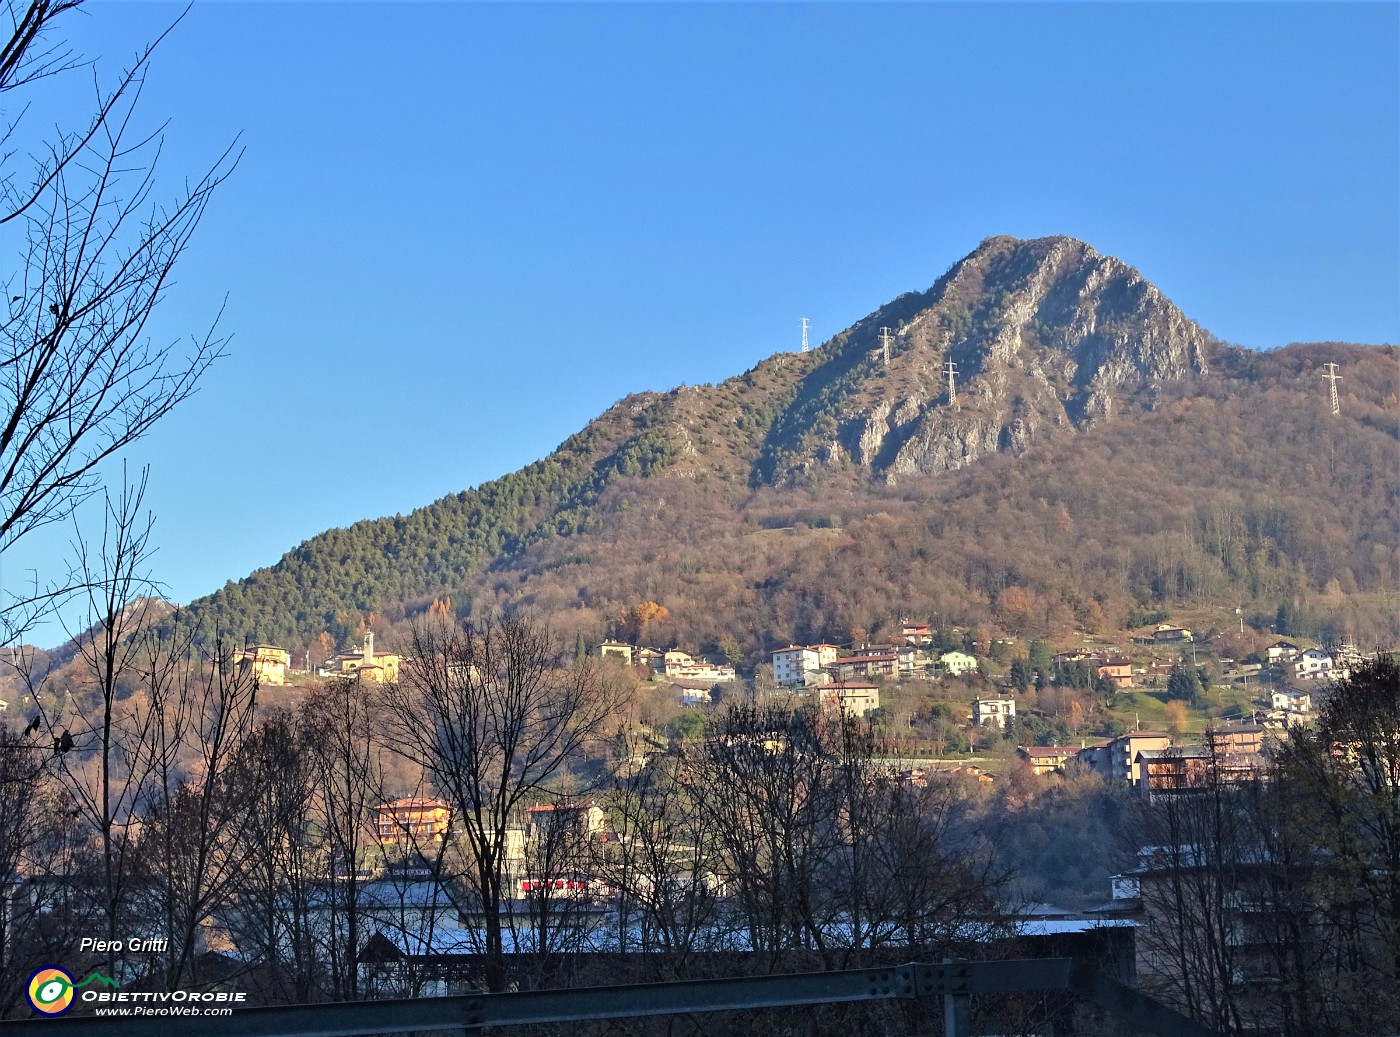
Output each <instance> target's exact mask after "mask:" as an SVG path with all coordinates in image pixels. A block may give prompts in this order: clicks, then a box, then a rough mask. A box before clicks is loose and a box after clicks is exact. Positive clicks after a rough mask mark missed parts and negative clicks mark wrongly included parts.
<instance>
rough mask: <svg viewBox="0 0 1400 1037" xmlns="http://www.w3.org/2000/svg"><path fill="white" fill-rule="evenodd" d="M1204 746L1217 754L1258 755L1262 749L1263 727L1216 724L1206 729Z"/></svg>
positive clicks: (1253, 724)
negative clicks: (1212, 749)
mask: <svg viewBox="0 0 1400 1037" xmlns="http://www.w3.org/2000/svg"><path fill="white" fill-rule="evenodd" d="M1206 745H1208V746H1211V747H1212V748H1214V749H1215V750H1216V751H1217V752H1231V753H1259V752H1262V751H1263V749H1264V725H1263V724H1255V723H1235V724H1230V723H1226V724H1217V725H1215V726H1213V727H1207V728H1206Z"/></svg>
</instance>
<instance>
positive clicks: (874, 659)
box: [827, 652, 899, 681]
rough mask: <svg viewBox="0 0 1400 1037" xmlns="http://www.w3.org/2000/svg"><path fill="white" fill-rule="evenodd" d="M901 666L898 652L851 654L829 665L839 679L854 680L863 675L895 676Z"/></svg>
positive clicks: (868, 676) (866, 676)
mask: <svg viewBox="0 0 1400 1037" xmlns="http://www.w3.org/2000/svg"><path fill="white" fill-rule="evenodd" d="M898 668H899V655H898V653H896V652H880V653H878V654H873V655H850V656H847V657H846V658H844V659H836V660H834V661H833V662H832V663H831V664H830V666H828V667H827V669H829V670H830V671H831V673H832V675H833V676H834V677H835V678H836V679H837V680H838V681H853V680H858V679H860V678H862V677H865V678H870V677H893V676H894V675H895V672H896V671H897V670H898Z"/></svg>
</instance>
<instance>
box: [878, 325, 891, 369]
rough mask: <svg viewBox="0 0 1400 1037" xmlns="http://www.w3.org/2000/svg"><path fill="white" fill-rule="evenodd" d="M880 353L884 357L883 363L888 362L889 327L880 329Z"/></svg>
mask: <svg viewBox="0 0 1400 1037" xmlns="http://www.w3.org/2000/svg"><path fill="white" fill-rule="evenodd" d="M880 354H881V356H883V357H884V359H885V363H887V364H888V363H889V362H890V329H889V328H881V329H880Z"/></svg>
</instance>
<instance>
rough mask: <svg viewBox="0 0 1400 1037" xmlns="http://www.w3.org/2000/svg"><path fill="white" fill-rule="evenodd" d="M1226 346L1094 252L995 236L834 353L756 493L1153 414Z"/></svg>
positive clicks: (889, 471) (809, 377) (1056, 241)
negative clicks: (1161, 387)
mask: <svg viewBox="0 0 1400 1037" xmlns="http://www.w3.org/2000/svg"><path fill="white" fill-rule="evenodd" d="M882 328H883V329H888V333H887V336H886V337H887V338H888V341H889V343H890V346H889V349H888V358H887V357H886V352H887V350H886V348H885V346H884V344H883V341H882V337H881V336H882V332H881V329H882ZM1216 345H1217V342H1216V340H1215V339H1214V338H1213V337H1212V336H1211V335H1209V334H1208V333H1207V332H1206V331H1204V330H1203V329H1202V328H1200V327H1199V326H1198V325H1196V324H1195V323H1193V322H1192V321H1190V320H1188V319H1187V318H1186V316H1185V315H1183V314H1182V313H1181V311H1180V310H1178V309H1177V308H1176V306H1174V305H1173V304H1172V303H1171V302H1170V301H1169V300H1168V299H1166V298H1165V297H1164V296H1163V295H1162V293H1161V292H1160V291H1158V290H1157V288H1156V287H1155V286H1154V285H1152V284H1151V283H1150V282H1148V281H1147V280H1146V279H1145V278H1143V276H1142V275H1141V274H1140V273H1139V272H1138V271H1137V270H1135V269H1134V268H1132V267H1130V266H1128V265H1127V264H1126V263H1123V262H1121V261H1120V260H1117V259H1114V258H1113V257H1111V256H1102V255H1100V254H1099V253H1098V252H1096V251H1094V249H1093V248H1091V247H1090V246H1088V245H1086V244H1084V243H1083V242H1081V241H1075V240H1074V239H1072V238H1064V237H1055V238H1040V239H1036V240H1033V241H1020V240H1017V239H1015V238H1008V237H998V238H989V239H987V240H986V241H984V242H983V243H982V244H981V245H980V246H979V247H978V248H977V250H976V251H974V252H973V253H972V254H971V255H969V256H967V257H966V258H965V259H963V260H961V261H960V262H959V263H958V264H956V265H955V266H954V267H953V268H952V269H951V270H950V271H949V272H948V273H947V274H946V275H944V277H942V278H941V279H940V280H939V281H938V282H937V283H936V284H935V285H934V286H933V287H932V288H930V289H929V290H928V291H927V292H924V293H922V294H910V295H904V296H901V297H900V298H898V299H896V300H895V301H894V302H892V303H890V304H888V305H887V306H884V307H882V308H881V309H879V310H877V311H876V312H875V313H873V314H871V315H870V316H868V317H866V318H865V319H864V320H862V321H859V322H858V323H856V324H855V325H853V326H852V327H850V328H848V329H847V330H846V331H844V332H842V333H841V334H840V335H837V336H836V337H835V338H833V339H832V340H831V342H829V343H827V344H826V345H825V346H823V347H822V351H823V352H825V353H827V356H826V357H825V358H824V359H823V360H821V361H820V362H819V363H818V364H816V365H815V366H814V367H813V368H812V369H811V370H809V371H808V373H807V374H806V375H805V376H804V378H803V380H802V384H801V385H800V386H799V387H798V390H797V392H796V393H795V397H794V400H793V402H792V404H791V405H789V407H788V408H787V410H786V411H785V412H784V413H783V414H781V415H779V417H778V418H777V420H776V421H775V422H774V425H773V433H772V435H770V437H769V439H768V443H767V445H766V446H765V450H764V454H763V456H761V457H760V458H759V460H758V463H757V464H755V466H754V472H753V477H752V481H754V482H769V481H771V482H774V483H778V484H782V483H785V482H793V481H799V480H801V479H803V478H805V477H809V476H811V475H812V474H813V473H814V472H815V471H817V470H818V469H820V468H823V467H826V468H839V467H847V466H850V465H858V466H861V467H864V468H868V469H870V470H872V474H875V475H877V476H881V477H883V478H885V479H887V480H895V479H897V478H899V477H900V476H901V475H911V474H914V473H936V472H939V471H946V470H949V469H953V468H959V467H962V466H963V465H966V464H970V463H972V462H974V461H976V460H977V459H978V458H979V457H982V456H984V455H986V454H988V453H992V452H995V451H1001V450H1008V451H1012V452H1021V451H1024V450H1025V449H1027V448H1028V447H1029V446H1030V445H1031V444H1033V443H1035V442H1037V441H1039V440H1041V439H1042V438H1044V437H1046V436H1051V435H1057V434H1062V433H1064V432H1069V431H1072V430H1073V429H1074V428H1076V427H1078V426H1081V425H1084V424H1088V423H1093V422H1099V421H1108V420H1111V419H1112V418H1113V416H1114V415H1115V414H1116V413H1120V412H1122V411H1123V410H1124V409H1125V408H1127V409H1132V408H1137V407H1142V406H1147V405H1150V402H1151V395H1152V394H1151V390H1152V388H1153V386H1154V385H1156V384H1158V383H1161V382H1164V381H1168V380H1178V379H1184V378H1193V377H1198V376H1201V375H1204V374H1206V373H1207V371H1208V367H1209V355H1210V352H1211V349H1212V348H1213V347H1214V346H1216ZM950 370H951V372H952V395H951V396H950V392H949V372H950Z"/></svg>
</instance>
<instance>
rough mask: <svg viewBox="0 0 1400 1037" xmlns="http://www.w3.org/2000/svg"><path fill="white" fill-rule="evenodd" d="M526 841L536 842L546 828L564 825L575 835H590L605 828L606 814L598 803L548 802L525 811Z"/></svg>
mask: <svg viewBox="0 0 1400 1037" xmlns="http://www.w3.org/2000/svg"><path fill="white" fill-rule="evenodd" d="M525 815H526V821H525V842H526V844H527V845H528V844H530V843H534V842H535V841H536V840H538V839H539V838H540V837H541V836H542V835H543V834H544V831H545V829H547V828H550V827H552V826H554V825H564V826H566V827H567V829H568V830H569V831H570V832H571V833H572V834H574V835H578V836H584V837H587V836H590V835H593V834H594V833H595V832H601V831H602V830H603V821H604V819H605V817H606V815H605V814H604V813H603V808H602V807H600V806H599V805H598V804H597V803H592V802H589V803H565V804H559V803H546V804H544V805H542V806H538V807H530V808H529V809H528V810H527V811H525Z"/></svg>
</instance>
